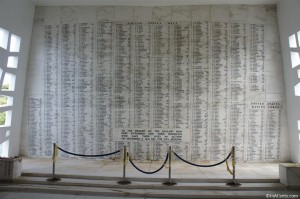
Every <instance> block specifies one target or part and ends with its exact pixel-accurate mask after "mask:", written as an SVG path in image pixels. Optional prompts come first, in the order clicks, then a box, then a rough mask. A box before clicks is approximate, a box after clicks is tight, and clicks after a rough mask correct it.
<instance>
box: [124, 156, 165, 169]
mask: <svg viewBox="0 0 300 199" xmlns="http://www.w3.org/2000/svg"><path fill="white" fill-rule="evenodd" d="M168 157H169V154H167V156H166V159H165V162H164V163H163V165H162V166H161V167H160V168H158V169H157V170H155V171H150V172H147V171H143V170H141V169H140V168H138V167H137V166H136V165H135V164H134V163H133V161H132V160H131V157H130V156H129V162H130V163H131V164H132V166H133V167H134V168H136V170H138V171H140V172H142V173H144V174H154V173H157V172H159V171H160V170H162V168H164V166H165V164H166V163H167V161H168Z"/></svg>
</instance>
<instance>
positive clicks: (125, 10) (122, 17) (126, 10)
mask: <svg viewBox="0 0 300 199" xmlns="http://www.w3.org/2000/svg"><path fill="white" fill-rule="evenodd" d="M115 21H133V7H127V6H120V7H115Z"/></svg>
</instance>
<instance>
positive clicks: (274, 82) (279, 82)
mask: <svg viewBox="0 0 300 199" xmlns="http://www.w3.org/2000/svg"><path fill="white" fill-rule="evenodd" d="M283 81H284V79H283V74H281V75H280V74H276V73H271V72H267V73H266V90H267V92H268V93H283V92H284V83H283Z"/></svg>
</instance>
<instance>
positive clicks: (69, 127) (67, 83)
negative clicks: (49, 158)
mask: <svg viewBox="0 0 300 199" xmlns="http://www.w3.org/2000/svg"><path fill="white" fill-rule="evenodd" d="M61 35H62V36H61V53H62V57H61V74H60V76H61V145H62V146H63V147H64V149H65V150H67V151H76V139H75V132H76V124H75V122H76V115H75V109H76V106H75V81H76V57H77V56H76V24H62V28H61ZM64 155H65V154H64Z"/></svg>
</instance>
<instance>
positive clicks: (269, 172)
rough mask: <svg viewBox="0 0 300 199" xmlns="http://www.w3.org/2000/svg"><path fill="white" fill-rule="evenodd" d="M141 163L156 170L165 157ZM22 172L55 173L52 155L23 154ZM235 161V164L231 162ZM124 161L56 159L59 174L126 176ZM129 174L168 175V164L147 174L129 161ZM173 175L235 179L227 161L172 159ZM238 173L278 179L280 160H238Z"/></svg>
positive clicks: (148, 168) (146, 169) (131, 175)
mask: <svg viewBox="0 0 300 199" xmlns="http://www.w3.org/2000/svg"><path fill="white" fill-rule="evenodd" d="M135 163H136V165H137V166H138V167H140V168H141V169H143V170H145V171H154V170H156V169H157V168H159V167H160V166H161V164H162V161H152V162H151V161H139V162H135ZM195 163H198V164H212V163H208V162H199V161H198V162H195ZM22 164H23V165H22V172H25V173H49V174H50V173H51V172H52V159H51V158H23V162H22ZM229 165H231V164H229ZM122 171H123V165H122V161H120V160H95V159H65V158H59V159H58V161H57V163H56V173H57V174H73V175H86V176H89V175H90V176H110V177H122ZM126 174H127V177H147V178H158V177H159V178H167V177H168V169H167V167H166V168H164V169H162V170H161V171H160V172H158V173H156V174H153V175H146V174H143V173H140V172H139V171H137V170H135V168H133V167H132V165H130V164H129V163H128V164H127V167H126ZM172 177H174V178H192V179H195V178H204V179H205V178H219V179H231V178H232V176H231V175H230V174H229V173H228V172H227V170H226V164H225V163H224V164H222V165H219V166H216V167H208V168H199V167H194V166H191V165H187V164H186V163H183V162H181V161H180V160H176V161H173V163H172ZM236 177H237V178H240V179H261V178H264V179H266V178H267V179H278V178H279V164H278V163H245V162H238V163H237V166H236Z"/></svg>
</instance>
